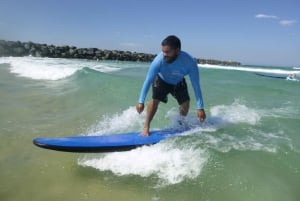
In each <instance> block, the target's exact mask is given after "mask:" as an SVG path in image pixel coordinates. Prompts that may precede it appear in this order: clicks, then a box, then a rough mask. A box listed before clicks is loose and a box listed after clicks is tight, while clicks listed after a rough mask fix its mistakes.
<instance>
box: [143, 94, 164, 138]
mask: <svg viewBox="0 0 300 201" xmlns="http://www.w3.org/2000/svg"><path fill="white" fill-rule="evenodd" d="M159 102H160V101H159V100H157V99H152V100H151V101H150V102H149V104H148V106H147V114H146V121H145V125H144V130H143V132H142V134H143V135H144V136H149V131H150V123H151V121H152V119H153V117H154V115H155V113H156V111H157V108H158V104H159Z"/></svg>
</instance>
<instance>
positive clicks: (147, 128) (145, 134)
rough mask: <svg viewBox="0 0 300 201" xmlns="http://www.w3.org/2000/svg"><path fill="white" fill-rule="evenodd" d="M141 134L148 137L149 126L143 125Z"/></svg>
mask: <svg viewBox="0 0 300 201" xmlns="http://www.w3.org/2000/svg"><path fill="white" fill-rule="evenodd" d="M142 135H143V136H144V137H148V136H149V127H144V130H143V132H142Z"/></svg>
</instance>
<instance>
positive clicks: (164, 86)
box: [136, 35, 206, 136]
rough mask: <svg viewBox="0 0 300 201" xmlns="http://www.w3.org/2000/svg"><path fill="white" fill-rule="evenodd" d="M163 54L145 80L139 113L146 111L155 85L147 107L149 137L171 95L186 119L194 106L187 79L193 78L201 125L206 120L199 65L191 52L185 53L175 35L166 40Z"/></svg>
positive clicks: (146, 123) (146, 125)
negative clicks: (157, 112)
mask: <svg viewBox="0 0 300 201" xmlns="http://www.w3.org/2000/svg"><path fill="white" fill-rule="evenodd" d="M161 49H162V52H161V53H159V54H158V55H157V56H156V57H155V58H154V60H153V61H152V63H151V65H150V68H149V71H148V73H147V76H146V79H145V81H144V84H143V87H142V90H141V93H140V97H139V100H138V103H137V104H136V110H137V112H138V113H139V114H140V113H141V112H143V110H144V102H145V99H146V96H147V93H148V91H149V88H150V85H151V84H152V100H151V101H150V102H149V104H148V106H147V114H146V120H145V124H144V129H143V131H142V134H143V135H144V136H149V131H150V123H151V121H152V119H153V117H154V115H155V113H156V111H157V108H158V105H159V103H160V102H161V101H162V102H164V103H167V101H168V94H169V93H170V94H171V95H172V96H173V97H174V98H175V99H176V100H177V102H178V104H179V113H180V115H181V116H186V115H187V114H188V112H189V107H190V96H189V93H188V88H187V84H186V81H185V78H184V76H186V75H189V77H190V80H191V83H192V86H193V89H194V93H195V97H196V102H197V116H198V119H199V121H200V122H203V121H204V120H205V118H206V114H205V111H204V103H203V98H202V92H201V87H200V82H199V70H198V66H197V62H196V61H195V59H194V58H193V57H192V56H190V55H189V54H188V53H186V52H184V51H182V50H181V42H180V39H179V38H178V37H176V36H174V35H171V36H168V37H166V38H165V39H164V40H163V41H162V43H161Z"/></svg>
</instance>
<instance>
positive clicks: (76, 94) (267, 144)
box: [0, 57, 300, 201]
mask: <svg viewBox="0 0 300 201" xmlns="http://www.w3.org/2000/svg"><path fill="white" fill-rule="evenodd" d="M149 64H150V63H140V62H117V61H101V62H96V61H88V60H74V59H72V60H71V59H50V58H34V57H23V58H12V57H2V58H0V96H1V99H0V200H5V201H21V200H22V201H23V200H31V201H35V200H36V201H40V200H44V201H46V200H49V201H53V200H64V201H74V200H76V201H77V200H78V201H81V200H88V201H92V200H97V201H100V200H103V201H115V200H116V201H117V200H122V201H126V200H128V201H132V200H139V201H143V200H145V201H163V200H170V201H179V200H184V201H185V200H186V201H208V200H209V201H235V200H237V201H240V200H243V201H248V200H249V201H250V200H251V201H253V200H255V201H282V200H285V201H299V200H300V191H299V186H300V102H299V100H300V82H296V81H287V80H284V79H274V78H267V77H262V76H258V75H256V74H255V72H260V73H271V74H280V75H282V74H285V75H288V74H290V73H298V74H297V77H296V78H298V79H299V78H300V74H299V73H300V70H299V69H297V68H288V67H283V68H279V67H263V66H242V67H230V66H229V67H222V66H211V65H202V66H199V69H200V74H201V87H202V92H203V97H204V101H205V109H206V113H207V120H206V122H205V123H198V122H197V119H196V116H195V114H196V110H195V107H196V104H195V101H194V94H193V90H192V89H191V85H190V83H189V81H188V83H189V88H190V95H191V97H192V103H191V110H190V113H189V115H188V117H187V122H188V123H189V124H191V125H192V126H195V127H196V128H195V129H192V130H191V131H188V132H186V133H183V135H182V136H179V137H175V138H170V139H167V140H165V141H163V142H161V143H159V144H156V145H153V146H149V147H141V148H138V149H135V150H132V151H127V152H116V153H106V154H101V153H96V154H80V153H65V152H56V151H51V150H44V149H41V148H38V147H35V146H34V145H33V144H32V140H33V139H34V138H36V137H41V136H53V137H54V136H69V135H103V134H115V133H121V132H128V131H138V130H141V129H142V127H143V121H144V118H145V113H143V114H141V115H138V114H137V113H136V111H135V104H136V102H137V99H138V96H139V92H140V89H141V86H142V83H143V80H144V77H145V75H146V73H147V70H148V67H149ZM150 97H151V92H149V94H148V99H147V100H149V98H150ZM177 110H178V108H177V103H176V101H175V100H174V99H172V98H171V97H170V98H169V103H168V104H161V105H160V107H159V111H158V113H157V115H156V116H155V119H154V120H153V123H152V129H162V128H166V127H172V126H174V124H175V122H176V118H178V111H177Z"/></svg>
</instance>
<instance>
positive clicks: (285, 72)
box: [198, 64, 300, 75]
mask: <svg viewBox="0 0 300 201" xmlns="http://www.w3.org/2000/svg"><path fill="white" fill-rule="evenodd" d="M198 66H199V67H202V68H206V69H220V70H236V71H246V72H260V73H273V74H281V75H288V74H291V73H295V74H300V71H297V70H282V69H274V68H272V69H271V68H257V67H236V66H218V65H210V64H201V65H200V64H199V65H198ZM294 69H295V68H294Z"/></svg>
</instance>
